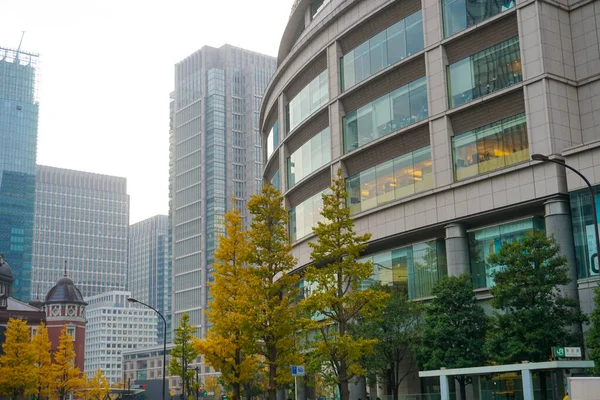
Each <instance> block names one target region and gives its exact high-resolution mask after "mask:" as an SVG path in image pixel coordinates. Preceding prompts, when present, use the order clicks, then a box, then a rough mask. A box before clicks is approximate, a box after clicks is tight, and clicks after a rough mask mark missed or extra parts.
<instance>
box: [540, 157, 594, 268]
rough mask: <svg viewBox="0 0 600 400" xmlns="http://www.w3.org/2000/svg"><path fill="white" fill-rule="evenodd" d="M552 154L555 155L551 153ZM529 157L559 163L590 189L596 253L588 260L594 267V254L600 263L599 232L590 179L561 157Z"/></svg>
mask: <svg viewBox="0 0 600 400" xmlns="http://www.w3.org/2000/svg"><path fill="white" fill-rule="evenodd" d="M552 156H556V155H555V154H552ZM531 159H532V160H534V161H542V162H551V163H554V164H558V165H561V166H563V167H565V168H567V169H569V170H571V171H573V172H574V173H575V174H577V175H578V176H579V177H580V178H581V179H583V181H584V182H585V184H586V185H587V187H588V190H589V191H590V195H591V196H592V218H593V220H594V231H595V232H596V254H592V259H591V260H590V262H591V263H592V268H594V256H595V257H596V259H597V260H598V262H599V263H600V259H599V258H598V255H599V254H600V234H598V215H597V214H596V212H597V211H596V195H595V193H594V187H593V186H592V184H591V183H590V181H588V180H587V178H586V177H585V176H583V174H582V173H581V172H579V171H578V170H576V169H575V168H573V167H571V166H570V165H568V164H567V163H566V162H565V160H564V159H563V158H556V157H552V158H550V156H546V155H544V154H532V155H531Z"/></svg>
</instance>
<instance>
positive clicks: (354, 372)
mask: <svg viewBox="0 0 600 400" xmlns="http://www.w3.org/2000/svg"><path fill="white" fill-rule="evenodd" d="M346 201H347V192H346V187H345V183H344V179H343V178H342V171H341V169H340V170H338V173H337V178H336V179H334V181H333V183H332V185H331V186H330V191H328V192H326V193H325V194H323V210H322V211H321V215H322V217H323V219H324V221H323V222H319V223H318V224H317V226H316V227H315V228H314V233H315V235H316V237H317V238H316V241H314V242H309V246H310V247H311V249H312V252H311V261H312V264H311V265H310V266H309V267H307V268H306V272H305V276H304V279H305V284H308V285H310V287H311V288H312V290H311V294H310V296H307V298H306V299H305V300H304V301H303V303H302V305H303V308H304V310H305V311H306V312H307V313H308V314H309V315H310V316H312V318H310V319H309V321H308V323H307V328H308V332H310V335H311V336H312V337H314V340H312V341H311V342H310V347H311V352H310V354H311V357H312V360H313V361H312V365H314V366H321V365H323V364H324V365H325V366H326V367H325V368H324V369H322V373H325V374H326V375H327V376H328V377H329V378H330V380H331V381H333V382H335V383H336V384H337V385H338V388H339V391H340V398H341V400H348V399H349V395H350V393H349V388H348V383H349V382H350V380H351V379H352V378H353V377H355V376H359V375H364V372H365V371H364V369H363V368H362V366H361V364H360V362H359V361H360V359H361V357H363V356H364V354H366V353H369V352H371V351H372V350H373V346H374V345H375V343H376V342H377V340H376V339H368V338H362V337H354V336H353V335H352V334H351V333H350V332H349V330H348V328H349V324H351V322H352V321H353V320H354V319H356V318H357V317H361V318H363V320H369V319H372V318H376V316H377V314H378V311H380V310H381V309H382V307H383V306H384V304H385V302H386V300H387V298H388V297H389V295H388V294H387V293H385V292H384V291H382V290H379V289H377V288H376V287H370V288H361V283H362V282H364V281H366V280H367V279H368V278H370V277H371V275H372V274H373V264H372V262H370V261H361V260H360V259H359V258H360V255H361V253H362V252H363V251H364V250H366V247H367V242H368V241H369V239H370V238H371V234H369V233H365V234H362V235H359V234H357V233H356V232H355V230H354V221H353V220H352V218H351V216H350V210H349V209H348V207H347V204H346Z"/></svg>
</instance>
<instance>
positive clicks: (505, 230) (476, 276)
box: [469, 218, 545, 288]
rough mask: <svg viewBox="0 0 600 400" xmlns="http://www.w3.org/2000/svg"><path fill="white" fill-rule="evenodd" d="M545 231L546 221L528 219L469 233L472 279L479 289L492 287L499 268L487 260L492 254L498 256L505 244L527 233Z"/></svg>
mask: <svg viewBox="0 0 600 400" xmlns="http://www.w3.org/2000/svg"><path fill="white" fill-rule="evenodd" d="M534 230H545V228H544V220H543V219H539V218H528V219H524V220H520V221H515V222H509V223H505V224H501V225H496V226H491V227H488V228H482V229H476V230H473V231H470V232H469V257H470V262H471V277H472V280H473V284H474V285H475V287H477V288H485V287H492V286H493V285H494V280H493V278H492V277H491V274H492V273H493V272H494V271H496V270H497V269H498V268H501V267H498V266H495V267H492V266H490V265H489V264H488V262H487V260H488V257H489V255H490V254H497V253H498V251H499V250H500V249H501V248H502V245H503V244H504V243H509V242H512V241H513V240H518V239H519V238H521V237H523V236H524V235H525V234H526V233H527V232H533V231H534Z"/></svg>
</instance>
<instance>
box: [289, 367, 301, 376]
mask: <svg viewBox="0 0 600 400" xmlns="http://www.w3.org/2000/svg"><path fill="white" fill-rule="evenodd" d="M292 376H304V365H292Z"/></svg>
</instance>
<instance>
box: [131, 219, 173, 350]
mask: <svg viewBox="0 0 600 400" xmlns="http://www.w3.org/2000/svg"><path fill="white" fill-rule="evenodd" d="M168 235H169V217H168V216H166V215H156V216H154V217H152V218H148V219H146V220H144V221H141V222H138V223H136V224H133V225H131V226H130V227H129V272H128V279H127V282H128V288H129V291H130V292H131V294H132V296H133V297H134V298H135V299H137V300H139V301H141V302H144V303H146V304H148V305H150V306H152V307H154V308H156V309H157V310H158V311H159V312H160V313H161V314H162V315H163V316H164V317H165V319H166V320H167V341H170V340H171V335H170V330H171V329H170V326H171V270H170V263H169V248H168V246H169V237H168ZM158 322H159V323H158V340H159V342H160V343H162V341H163V331H164V325H163V321H162V320H159V321H158Z"/></svg>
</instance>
